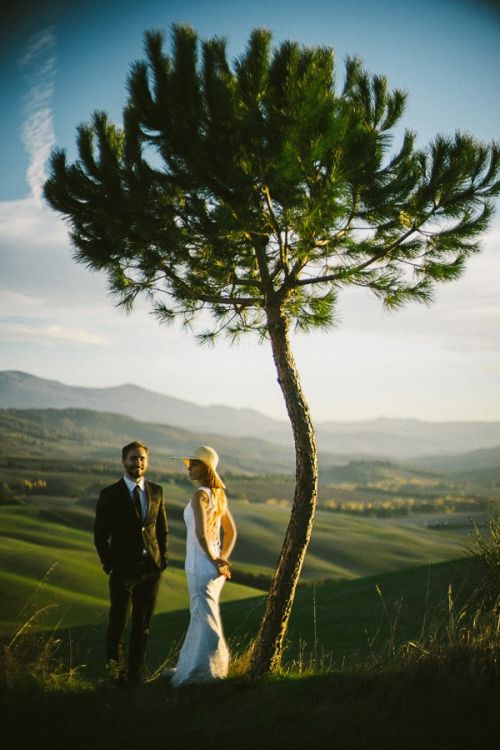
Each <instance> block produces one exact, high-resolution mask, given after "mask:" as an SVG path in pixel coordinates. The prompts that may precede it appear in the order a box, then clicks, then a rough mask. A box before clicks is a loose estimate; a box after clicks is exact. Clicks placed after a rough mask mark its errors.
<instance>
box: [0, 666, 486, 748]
mask: <svg viewBox="0 0 500 750" xmlns="http://www.w3.org/2000/svg"><path fill="white" fill-rule="evenodd" d="M458 675H460V679H457V677H458ZM498 698H499V693H498V685H497V684H496V683H495V682H494V681H493V676H492V675H489V676H488V675H484V674H483V675H482V678H481V680H480V681H479V682H478V681H477V680H475V679H471V674H470V673H469V671H468V670H467V665H466V664H462V663H460V664H458V663H457V665H456V669H455V670H451V671H446V673H444V674H439V673H436V671H435V669H433V668H432V667H431V666H430V665H424V666H422V667H421V668H419V669H413V670H412V671H411V673H410V674H407V673H405V672H401V671H397V670H394V671H385V672H384V673H383V674H379V673H374V672H367V673H363V672H362V671H359V672H358V673H351V674H339V675H336V674H331V675H325V676H319V675H318V676H314V677H308V678H304V677H302V678H291V677H288V678H281V679H274V680H271V679H269V680H259V681H258V682H256V683H251V682H247V681H244V680H237V679H235V680H227V681H224V682H223V683H220V684H214V685H209V686H192V687H185V688H182V689H178V690H175V689H173V688H171V687H170V685H169V684H168V682H167V681H166V680H165V679H162V678H159V679H157V680H156V681H154V682H151V683H148V684H146V685H144V686H143V687H141V688H139V689H131V688H129V689H123V688H121V689H118V688H109V687H108V688H106V687H104V686H97V687H96V686H95V685H94V686H91V685H90V684H89V685H88V686H87V687H82V686H80V688H79V689H78V690H66V691H54V692H46V691H45V692H43V693H37V692H36V691H35V692H30V693H28V694H27V695H15V694H11V695H7V696H6V697H5V698H4V700H3V702H2V713H3V714H4V716H3V717H2V733H3V736H4V737H11V738H15V743H14V744H13V745H12V747H15V748H16V750H28V748H30V749H31V748H33V747H40V748H45V747H47V748H49V747H50V748H51V750H62V749H63V748H64V749H66V748H71V750H90V749H92V750H100V749H101V748H102V749H104V748H106V750H115V749H116V750H118V749H120V750H128V749H129V748H130V749H131V750H132V749H133V750H136V749H137V748H138V747H165V748H176V749H178V750H180V749H182V748H189V749H190V750H195V749H196V748H200V749H201V748H203V749H204V750H205V749H208V750H211V749H212V748H213V749H215V748H224V747H225V748H228V749H230V748H238V750H245V749H246V748H252V749H254V748H256V747H257V748H258V747H260V748H262V750H267V749H268V748H269V749H270V750H271V749H272V750H281V749H283V750H284V749H285V748H286V750H298V749H299V748H300V750H310V749H311V748H322V749H323V748H338V749H339V750H354V749H356V750H377V749H380V750H389V749H391V750H392V749H393V748H394V749H396V748H397V749H398V750H416V749H417V748H418V749H419V750H420V749H421V750H434V749H435V750H438V748H439V750H447V749H448V748H450V750H451V748H453V750H466V749H467V750H472V749H474V750H483V749H484V750H486V748H488V749H489V748H491V747H493V746H494V742H495V741H496V739H497V738H498V737H497V729H498V726H497V710H496V708H497V705H498V703H497V702H498Z"/></svg>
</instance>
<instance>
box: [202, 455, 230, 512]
mask: <svg viewBox="0 0 500 750" xmlns="http://www.w3.org/2000/svg"><path fill="white" fill-rule="evenodd" d="M201 463H202V464H203V467H204V469H205V477H204V478H203V480H201V481H202V483H203V484H205V485H206V486H207V487H210V489H211V490H212V496H213V499H214V502H215V517H216V518H218V517H219V516H222V515H224V513H225V512H226V510H227V497H226V493H225V492H224V484H223V483H222V480H221V479H220V477H219V476H218V475H217V474H216V473H215V471H214V470H213V469H212V467H211V466H209V465H208V464H206V463H205V462H204V461H202V462H201Z"/></svg>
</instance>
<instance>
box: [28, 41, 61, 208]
mask: <svg viewBox="0 0 500 750" xmlns="http://www.w3.org/2000/svg"><path fill="white" fill-rule="evenodd" d="M54 47H55V35H54V29H53V27H48V28H46V29H42V30H41V31H40V32H38V33H37V34H35V35H33V36H32V37H30V39H29V40H28V44H27V47H26V51H25V53H24V55H23V56H22V58H21V60H20V64H21V66H22V67H23V68H24V69H25V71H26V76H27V78H28V80H29V81H30V88H29V90H28V93H27V95H26V99H25V101H26V105H25V113H26V120H25V122H24V125H23V129H22V140H23V143H24V146H25V148H26V151H27V152H28V156H29V159H30V163H29V167H28V170H27V172H26V180H27V182H28V185H29V187H30V190H31V193H32V195H33V198H34V199H35V201H36V203H37V204H40V203H41V200H42V190H43V184H44V182H45V180H46V173H45V165H46V163H47V159H48V158H49V155H50V152H51V150H52V148H53V146H54V144H55V136H54V128H53V121H52V108H51V100H52V96H53V93H54V78H55V70H56V58H55V54H54Z"/></svg>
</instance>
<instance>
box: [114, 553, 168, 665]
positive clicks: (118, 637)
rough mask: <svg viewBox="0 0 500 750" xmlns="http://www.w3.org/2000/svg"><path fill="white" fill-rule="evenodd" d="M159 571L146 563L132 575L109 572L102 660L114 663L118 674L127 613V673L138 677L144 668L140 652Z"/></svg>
mask: <svg viewBox="0 0 500 750" xmlns="http://www.w3.org/2000/svg"><path fill="white" fill-rule="evenodd" d="M160 577H161V573H160V572H159V571H158V570H154V571H153V570H152V569H151V567H150V565H149V564H148V563H145V564H144V565H143V566H142V569H141V571H140V572H138V573H137V575H133V576H124V575H122V574H120V573H118V572H116V571H112V572H111V574H110V576H109V597H110V602H111V606H110V610H109V624H108V634H107V639H106V660H107V662H108V664H110V663H114V664H115V665H116V667H117V670H118V674H119V675H124V674H125V631H126V628H127V624H128V620H129V616H130V614H131V618H130V619H131V629H130V638H129V649H128V676H129V679H131V680H139V679H140V678H141V676H142V674H143V671H144V655H145V652H146V643H147V639H148V635H149V623H150V621H151V616H152V614H153V610H154V608H155V604H156V598H157V596H158V589H159V587H160Z"/></svg>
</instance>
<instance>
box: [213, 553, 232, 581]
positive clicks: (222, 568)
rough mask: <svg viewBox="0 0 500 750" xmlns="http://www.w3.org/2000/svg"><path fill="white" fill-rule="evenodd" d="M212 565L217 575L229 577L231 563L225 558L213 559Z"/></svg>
mask: <svg viewBox="0 0 500 750" xmlns="http://www.w3.org/2000/svg"><path fill="white" fill-rule="evenodd" d="M214 565H215V567H216V568H217V572H218V574H219V575H221V576H224V578H231V565H230V564H229V563H228V561H227V560H224V558H223V557H218V558H217V559H216V560H214Z"/></svg>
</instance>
